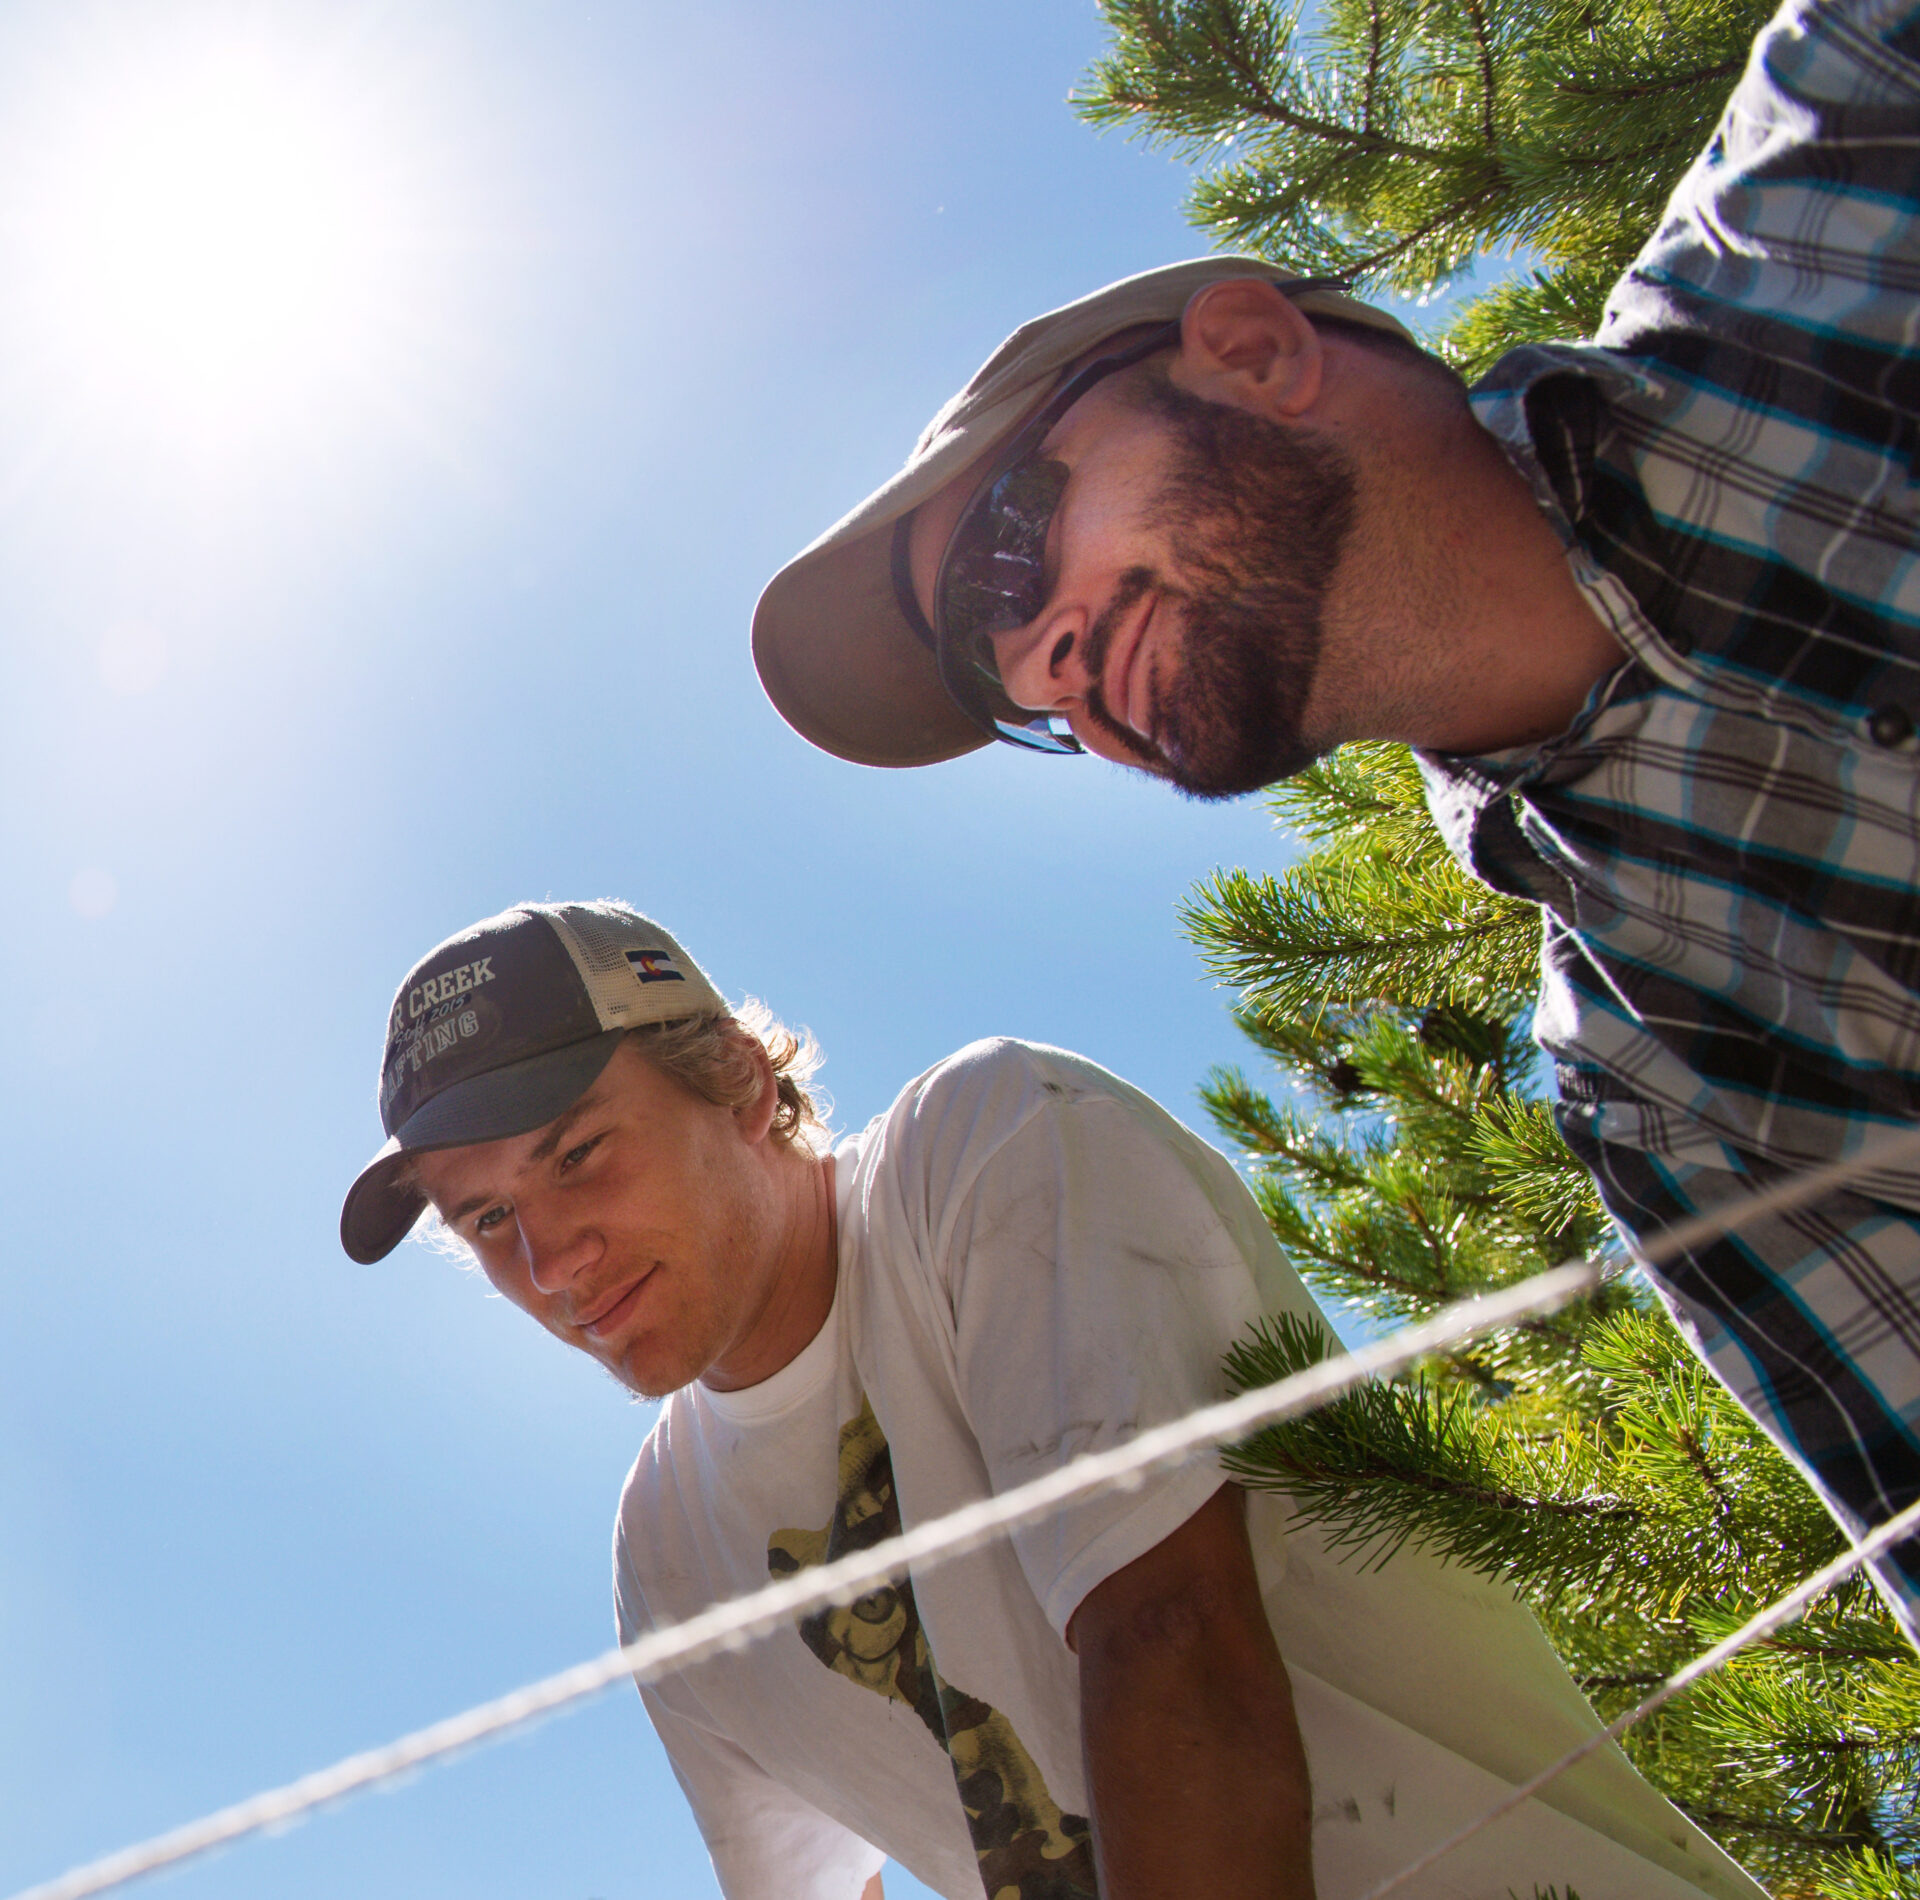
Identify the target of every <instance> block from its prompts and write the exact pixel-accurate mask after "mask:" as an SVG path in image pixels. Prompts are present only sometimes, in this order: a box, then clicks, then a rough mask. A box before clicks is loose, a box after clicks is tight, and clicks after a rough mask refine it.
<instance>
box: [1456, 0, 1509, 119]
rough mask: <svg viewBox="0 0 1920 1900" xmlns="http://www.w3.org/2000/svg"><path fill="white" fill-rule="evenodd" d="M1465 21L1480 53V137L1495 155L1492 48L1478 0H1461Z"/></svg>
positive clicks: (1485, 19)
mask: <svg viewBox="0 0 1920 1900" xmlns="http://www.w3.org/2000/svg"><path fill="white" fill-rule="evenodd" d="M1462 5H1463V6H1464V8H1465V10H1466V15H1467V19H1468V20H1469V21H1470V22H1471V23H1472V26H1473V43H1474V45H1475V46H1476V47H1477V48H1478V49H1479V53H1480V135H1481V137H1482V138H1483V139H1484V140H1485V141H1486V147H1487V150H1488V151H1489V152H1490V153H1497V152H1498V151H1499V149H1500V135H1499V134H1498V133H1497V132H1496V131H1495V130H1494V124H1493V100H1494V91H1495V88H1494V81H1493V48H1492V47H1491V46H1490V45H1489V44H1488V43H1487V16H1486V15H1485V14H1484V13H1483V12H1482V11H1481V9H1480V4H1479V0H1462Z"/></svg>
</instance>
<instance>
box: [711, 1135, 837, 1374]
mask: <svg viewBox="0 0 1920 1900" xmlns="http://www.w3.org/2000/svg"><path fill="white" fill-rule="evenodd" d="M769 1160H770V1162H771V1163H772V1165H773V1166H774V1168H775V1169H776V1171H777V1173H776V1179H777V1181H778V1184H779V1190H780V1193H779V1205H780V1227H779V1231H778V1233H777V1235H776V1245H775V1253H774V1256H773V1264H772V1267H771V1270H770V1271H769V1273H768V1275H767V1280H766V1297H765V1299H764V1300H763V1301H762V1302H761V1303H760V1306H759V1308H758V1310H757V1311H756V1312H755V1313H754V1315H753V1319H752V1324H751V1326H750V1328H749V1329H748V1331H747V1334H746V1336H745V1337H744V1338H743V1339H742V1340H741V1342H740V1344H739V1346H738V1347H737V1348H736V1349H735V1350H733V1351H730V1352H728V1353H726V1354H725V1355H723V1357H722V1358H721V1359H720V1360H719V1361H717V1362H716V1363H715V1364H713V1365H711V1366H709V1367H708V1368H707V1370H706V1371H705V1372H703V1373H702V1374H701V1375H700V1383H701V1384H702V1385H705V1386H709V1387H711V1388H712V1389H713V1390H714V1391H716V1392H738V1391H741V1390H743V1389H744V1388H745V1387H747V1386H752V1385H758V1384H760V1382H761V1381H762V1380H763V1379H771V1378H772V1377H773V1375H774V1374H775V1373H776V1372H779V1371H780V1370H781V1369H782V1368H783V1367H786V1366H789V1365H791V1364H792V1363H793V1362H794V1360H796V1359H797V1358H799V1356H800V1355H801V1354H802V1353H803V1352H805V1351H806V1349H807V1348H808V1347H809V1346H810V1345H811V1344H812V1343H813V1341H814V1339H815V1338H816V1337H817V1336H818V1334H819V1331H820V1329H821V1327H823V1326H824V1325H825V1324H826V1323H827V1316H828V1315H829V1314H830V1313H831V1312H832V1311H833V1299H834V1293H835V1290H836V1289H837V1287H838V1284H839V1278H840V1247H839V1222H838V1218H837V1215H836V1209H835V1200H834V1161H833V1156H832V1155H830V1154H827V1155H815V1154H812V1153H809V1152H808V1151H807V1150H806V1149H805V1148H802V1147H799V1146H798V1145H795V1144H789V1145H785V1146H783V1147H781V1148H780V1149H779V1150H778V1151H777V1152H776V1153H775V1154H774V1155H772V1156H770V1157H769Z"/></svg>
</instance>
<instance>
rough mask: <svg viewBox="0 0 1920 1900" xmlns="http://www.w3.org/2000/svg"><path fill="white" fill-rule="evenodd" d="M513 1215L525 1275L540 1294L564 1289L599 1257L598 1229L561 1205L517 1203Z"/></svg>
mask: <svg viewBox="0 0 1920 1900" xmlns="http://www.w3.org/2000/svg"><path fill="white" fill-rule="evenodd" d="M514 1218H515V1219H516V1220H517V1221H518V1223H519V1227H520V1250H521V1253H522V1254H523V1255H524V1256H525V1259H526V1263H527V1277H528V1278H529V1279H530V1280H531V1281H532V1282H533V1284H534V1287H535V1288H536V1289H537V1290H538V1291H539V1292H541V1293H560V1292H564V1291H565V1290H566V1288H567V1287H569V1286H571V1285H572V1284H573V1282H574V1281H575V1280H576V1279H577V1278H578V1277H579V1276H580V1274H581V1273H582V1272H584V1271H585V1270H586V1269H587V1268H588V1267H590V1266H591V1265H592V1264H593V1263H594V1261H595V1260H597V1259H598V1258H599V1256H600V1249H601V1240H600V1235H599V1233H598V1231H597V1230H596V1229H594V1228H593V1227H591V1226H588V1225H586V1224H584V1223H582V1222H581V1221H579V1220H576V1219H574V1218H572V1217H571V1216H570V1215H569V1214H568V1213H567V1211H566V1210H565V1209H564V1208H560V1207H546V1206H540V1205H535V1206H531V1207H530V1206H527V1205H525V1204H518V1205H516V1206H515V1208H514Z"/></svg>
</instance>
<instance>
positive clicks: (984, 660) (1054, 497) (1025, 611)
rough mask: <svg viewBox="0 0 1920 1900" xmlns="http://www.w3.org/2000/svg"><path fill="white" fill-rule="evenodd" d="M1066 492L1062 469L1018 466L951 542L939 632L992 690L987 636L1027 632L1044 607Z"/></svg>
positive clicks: (1059, 465)
mask: <svg viewBox="0 0 1920 1900" xmlns="http://www.w3.org/2000/svg"><path fill="white" fill-rule="evenodd" d="M1066 485H1067V470H1066V467H1065V465H1064V464H1063V463H1060V462H1043V461H1024V462H1020V463H1017V464H1016V465H1015V466H1014V467H1013V468H1010V469H1009V470H1008V471H1007V472H1006V474H1004V475H1002V476H1001V477H1000V479H999V480H998V481H996V482H995V483H993V485H992V486H991V487H990V488H988V490H987V491H986V493H985V494H983V495H982V496H981V497H980V499H979V500H978V501H977V502H976V503H975V504H974V506H973V509H972V510H971V512H970V514H969V516H968V519H967V521H966V522H965V524H964V525H963V526H962V528H961V530H960V532H959V533H958V534H957V535H956V536H955V537H954V544H953V547H952V550H951V552H950V553H949V555H948V557H947V567H946V573H945V574H944V575H943V576H942V579H941V585H940V599H939V601H938V602H937V603H936V605H937V608H938V616H937V624H938V625H939V628H940V631H941V633H942V634H943V635H944V636H945V638H946V639H948V640H950V641H951V642H952V643H953V644H954V645H955V646H956V647H958V648H959V649H960V650H961V652H963V653H964V654H965V655H966V657H967V659H968V660H969V661H970V662H971V663H972V664H973V665H974V666H976V667H978V668H979V669H980V671H981V672H983V673H985V674H986V676H987V677H988V678H989V679H991V680H994V681H996V682H997V681H998V679H999V672H998V669H997V667H996V666H995V664H994V657H993V645H992V636H993V635H994V634H996V633H1006V632H1009V631H1010V630H1011V629H1013V628H1015V627H1024V626H1025V625H1026V624H1027V622H1028V621H1030V620H1032V619H1033V618H1034V617H1035V616H1036V615H1037V614H1038V613H1039V611H1040V609H1041V608H1042V607H1043V606H1044V605H1045V604H1046V598H1047V580H1046V558H1047V530H1048V529H1049V528H1050V527H1051V526H1052V524H1053V515H1054V510H1055V509H1056V508H1058V507H1059V505H1060V496H1061V492H1062V491H1063V490H1064V489H1065V487H1066Z"/></svg>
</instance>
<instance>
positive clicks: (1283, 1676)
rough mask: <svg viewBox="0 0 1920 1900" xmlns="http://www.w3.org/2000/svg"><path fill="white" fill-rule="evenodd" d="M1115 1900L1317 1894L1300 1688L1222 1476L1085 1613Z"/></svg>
mask: <svg viewBox="0 0 1920 1900" xmlns="http://www.w3.org/2000/svg"><path fill="white" fill-rule="evenodd" d="M1067 1641H1068V1643H1069V1644H1070V1645H1071V1646H1072V1647H1073V1648H1074V1650H1075V1651H1076V1652H1077V1653H1078V1655H1079V1658H1080V1738H1081V1746H1082V1749H1083V1750H1084V1752H1085V1755H1086V1764H1087V1788H1088V1796H1089V1805H1090V1807H1091V1809H1092V1820H1093V1838H1094V1850H1095V1854H1096V1857H1097V1864H1098V1867H1099V1870H1100V1893H1101V1897H1102V1900H1189V1897H1191V1900H1313V1852H1312V1843H1311V1838H1310V1836H1311V1829H1312V1818H1313V1815H1312V1801H1311V1798H1310V1795H1309V1791H1308V1786H1307V1762H1306V1754H1305V1751H1304V1749H1303V1748H1302V1746H1301V1741H1300V1729H1299V1725H1298V1723H1297V1722H1296V1721H1295V1719H1294V1713H1293V1691H1292V1688H1291V1686H1290V1685H1289V1683H1288V1681H1287V1670H1286V1664H1285V1663H1284V1662H1283V1661H1282V1660H1281V1657H1280V1651H1279V1648H1278V1646H1277V1645H1276V1644H1275V1642H1274V1640H1273V1632H1272V1630H1271V1629H1270V1628H1269V1627H1268V1625H1267V1618H1266V1612H1265V1610H1264V1609H1263V1608H1262V1607H1261V1603H1260V1589H1259V1585H1258V1582H1257V1581H1256V1579H1255V1576H1254V1569H1253V1553H1252V1550H1251V1549H1250V1548H1249V1546H1248V1543H1247V1525H1246V1505H1245V1500H1244V1498H1243V1496H1242V1494H1241V1493H1240V1492H1239V1491H1238V1490H1236V1489H1235V1488H1234V1487H1232V1486H1230V1485H1223V1486H1222V1487H1221V1488H1220V1489H1219V1490H1218V1491H1216V1492H1215V1493H1214V1495H1213V1497H1212V1499H1211V1500H1210V1501H1209V1502H1208V1503H1207V1504H1205V1505H1203V1506H1202V1507H1201V1508H1200V1509H1199V1510H1198V1511H1197V1512H1196V1513H1195V1514H1194V1515H1193V1516H1192V1517H1190V1518H1189V1519H1188V1520H1187V1521H1186V1523H1184V1524H1183V1525H1182V1526H1181V1527H1180V1528H1179V1529H1178V1530H1177V1531H1175V1532H1174V1533H1173V1535H1172V1536H1171V1537H1169V1538H1167V1539H1166V1540H1165V1541H1164V1542H1162V1543H1159V1544H1156V1545H1155V1546H1154V1548H1153V1549H1152V1550H1150V1551H1148V1552H1147V1553H1146V1555H1145V1556H1143V1557H1139V1558H1136V1559H1135V1560H1134V1561H1133V1562H1132V1563H1130V1564H1128V1565H1127V1566H1126V1567H1125V1568H1124V1569H1122V1570H1118V1571H1115V1572H1114V1574H1113V1575H1112V1576H1111V1577H1109V1578H1107V1580H1106V1581H1105V1582H1104V1583H1101V1584H1099V1585H1098V1586H1096V1587H1095V1588H1094V1589H1093V1590H1092V1591H1091V1592H1090V1593H1089V1594H1088V1596H1087V1597H1086V1600H1085V1601H1084V1602H1083V1603H1082V1604H1081V1605H1080V1607H1079V1608H1078V1609H1077V1610H1076V1611H1075V1612H1074V1616H1073V1621H1072V1622H1071V1623H1070V1624H1069V1625H1068V1629H1067Z"/></svg>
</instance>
